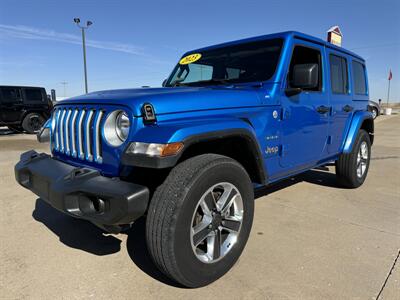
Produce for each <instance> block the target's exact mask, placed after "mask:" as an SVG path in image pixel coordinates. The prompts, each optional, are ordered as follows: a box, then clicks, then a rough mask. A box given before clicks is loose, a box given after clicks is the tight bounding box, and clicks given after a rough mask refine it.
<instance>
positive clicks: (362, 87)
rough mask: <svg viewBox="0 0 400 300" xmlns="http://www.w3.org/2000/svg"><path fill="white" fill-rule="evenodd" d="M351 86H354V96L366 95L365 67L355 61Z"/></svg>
mask: <svg viewBox="0 0 400 300" xmlns="http://www.w3.org/2000/svg"><path fill="white" fill-rule="evenodd" d="M353 84H354V93H355V94H359V95H366V94H367V82H366V78H365V66H364V65H363V64H361V63H359V62H357V61H353Z"/></svg>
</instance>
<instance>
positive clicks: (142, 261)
mask: <svg viewBox="0 0 400 300" xmlns="http://www.w3.org/2000/svg"><path fill="white" fill-rule="evenodd" d="M126 234H127V235H128V240H127V243H126V248H127V251H128V254H129V257H130V258H131V260H132V261H133V263H134V264H135V265H136V266H137V267H138V268H139V269H141V270H142V271H143V272H144V273H146V274H147V275H149V276H151V277H152V278H154V279H155V280H158V281H160V282H162V283H164V284H167V285H170V286H174V287H178V288H185V287H184V286H181V285H179V284H178V283H176V282H175V281H173V280H171V279H169V278H168V277H167V276H165V275H164V274H163V273H162V272H161V271H160V270H159V269H158V268H157V267H156V265H155V264H154V262H153V260H152V259H151V257H150V253H149V251H148V249H147V245H146V219H145V218H144V217H141V218H139V219H138V220H136V221H135V223H134V224H133V226H132V228H131V229H130V230H129V231H127V232H126Z"/></svg>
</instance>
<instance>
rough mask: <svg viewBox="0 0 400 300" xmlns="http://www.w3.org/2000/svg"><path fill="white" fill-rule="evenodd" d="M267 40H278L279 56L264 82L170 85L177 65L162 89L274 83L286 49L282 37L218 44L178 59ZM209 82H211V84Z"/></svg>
mask: <svg viewBox="0 0 400 300" xmlns="http://www.w3.org/2000/svg"><path fill="white" fill-rule="evenodd" d="M269 40H280V41H281V47H280V50H279V56H278V59H277V62H276V64H275V69H274V70H273V72H272V75H271V76H270V77H269V78H268V79H264V80H253V81H243V82H230V80H229V79H227V80H221V82H217V81H214V80H209V81H210V84H205V85H202V84H199V85H196V82H200V81H194V82H189V83H187V84H185V83H182V84H177V85H176V84H172V80H173V77H174V75H175V73H176V72H177V70H178V68H180V66H181V64H180V63H179V61H178V63H177V64H176V65H175V67H174V68H173V69H172V72H171V73H170V75H169V76H168V78H167V79H166V80H165V84H164V85H163V86H164V87H170V88H171V87H172V88H173V87H209V86H221V85H225V86H232V85H234V86H248V85H255V84H260V83H266V82H274V81H276V76H277V71H278V69H279V67H280V64H281V60H282V56H283V53H284V52H285V48H286V39H285V38H284V37H282V36H274V37H272V36H271V37H269V38H262V39H246V40H241V41H238V42H228V43H224V44H220V45H215V46H209V47H205V48H200V49H197V50H192V51H188V52H186V53H185V54H184V55H182V57H181V58H180V59H179V60H181V59H182V58H184V57H186V56H189V55H191V54H195V53H205V52H208V51H213V50H219V49H223V48H229V47H232V46H239V45H243V44H251V43H256V42H263V41H269ZM206 81H207V80H206ZM211 81H213V82H212V83H211Z"/></svg>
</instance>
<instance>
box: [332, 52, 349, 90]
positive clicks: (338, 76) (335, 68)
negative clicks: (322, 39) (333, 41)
mask: <svg viewBox="0 0 400 300" xmlns="http://www.w3.org/2000/svg"><path fill="white" fill-rule="evenodd" d="M329 65H330V69H331V88H332V93H334V94H347V93H348V91H349V79H348V75H347V61H346V59H345V58H344V57H341V56H337V55H333V54H331V55H330V56H329Z"/></svg>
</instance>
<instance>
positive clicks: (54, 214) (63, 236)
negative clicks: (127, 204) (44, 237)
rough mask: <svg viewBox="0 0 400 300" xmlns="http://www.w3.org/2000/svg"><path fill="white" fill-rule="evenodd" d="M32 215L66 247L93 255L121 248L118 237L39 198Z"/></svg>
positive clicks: (106, 253) (109, 252)
mask: <svg viewBox="0 0 400 300" xmlns="http://www.w3.org/2000/svg"><path fill="white" fill-rule="evenodd" d="M32 217H33V218H34V219H35V220H36V221H38V222H41V223H42V224H44V225H45V226H46V227H47V228H48V229H50V230H51V231H52V232H53V233H54V234H55V235H57V236H58V237H59V239H60V242H62V243H63V244H65V245H66V246H68V247H71V248H74V249H79V250H83V251H86V252H89V253H92V254H95V255H108V254H113V253H116V252H118V251H120V250H121V240H120V239H118V238H116V237H115V236H113V235H107V234H105V233H104V231H102V230H101V229H100V228H98V227H96V226H95V225H93V224H92V223H90V222H87V221H83V220H79V219H75V218H73V217H70V216H67V215H65V214H63V213H62V212H59V211H58V210H56V209H54V208H53V207H51V206H50V205H49V204H47V203H46V202H45V201H44V200H42V199H40V198H39V199H37V200H36V205H35V210H34V211H33V213H32Z"/></svg>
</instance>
